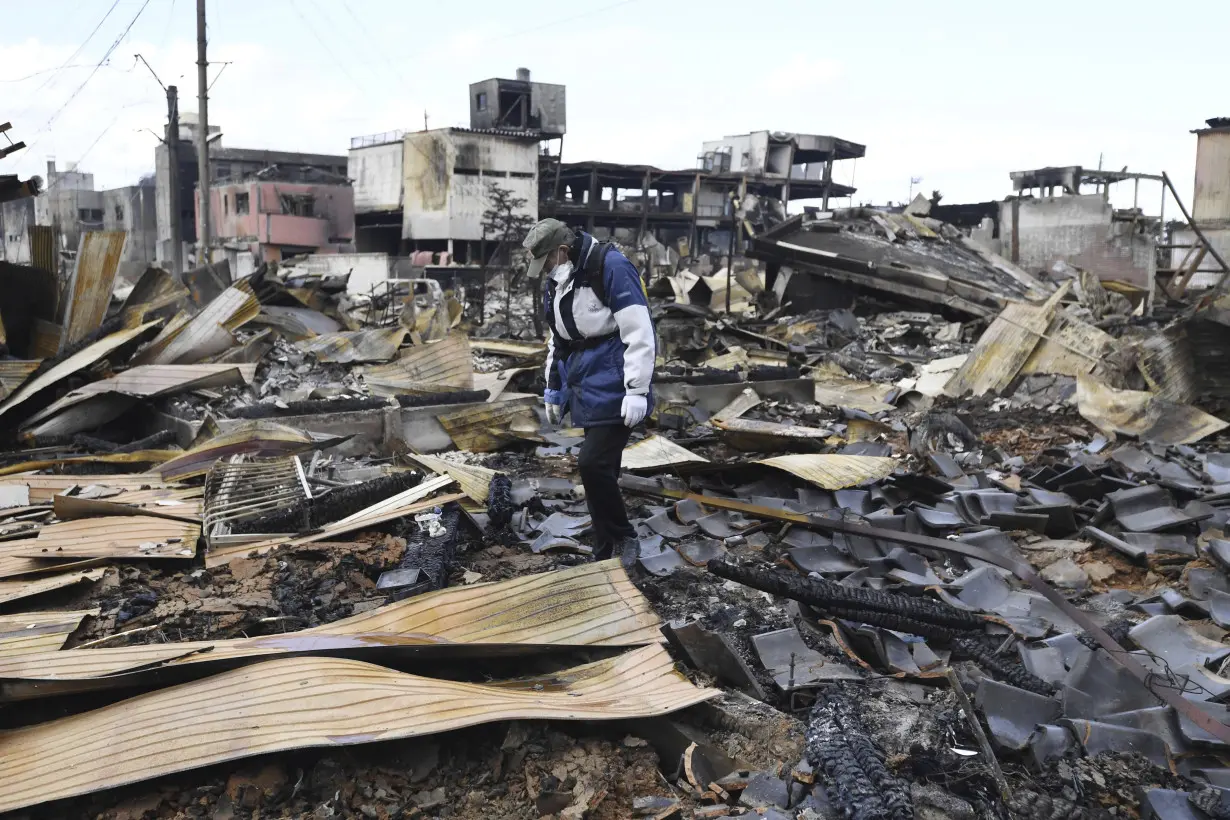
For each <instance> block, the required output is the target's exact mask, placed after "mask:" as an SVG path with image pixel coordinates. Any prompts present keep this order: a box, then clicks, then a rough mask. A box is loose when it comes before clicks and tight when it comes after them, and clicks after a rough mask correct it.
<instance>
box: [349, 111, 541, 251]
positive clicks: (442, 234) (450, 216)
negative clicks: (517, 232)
mask: <svg viewBox="0 0 1230 820" xmlns="http://www.w3.org/2000/svg"><path fill="white" fill-rule="evenodd" d="M540 139H541V136H540V135H538V134H536V133H534V132H525V131H514V130H502V129H499V130H497V129H487V130H475V129H470V128H437V129H433V130H430V131H414V132H410V133H406V132H401V131H392V132H387V133H384V134H376V135H373V136H370V137H356V138H355V139H353V140H351V144H350V163H349V168H348V174H347V175H348V176H349V177H350V178H351V180H352V181H353V182H354V191H355V226H356V229H357V234H356V246H357V248H358V250H359V251H360V252H383V253H388V254H390V255H393V256H399V255H402V256H404V255H407V254H409V253H411V252H414V251H435V252H439V251H445V252H448V253H449V254H450V256H451V258H452V259H453V260H454V261H456V262H460V263H463V264H465V263H476V264H477V263H479V256H480V250H479V249H480V247H481V244H482V241H483V239H484V237H483V212H484V211H485V210H487V209H488V208H489V207H490V204H491V199H490V190H489V186H490V185H492V184H494V185H498V186H500V187H501V188H504V189H506V190H508V191H509V192H511V193H512V195H513V196H515V197H518V198H521V199H524V200H525V205H524V207H523V208H522V211H521V212H522V213H525V214H527V215H528V216H530V217H531V218H533V219H537V218H538V143H539V140H540Z"/></svg>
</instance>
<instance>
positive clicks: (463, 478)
mask: <svg viewBox="0 0 1230 820" xmlns="http://www.w3.org/2000/svg"><path fill="white" fill-rule="evenodd" d="M410 458H412V459H414V460H415V461H417V462H418V463H419V464H422V465H423V466H424V467H426V468H427V469H428V470H431V471H432V472H433V473H439V474H440V475H447V476H451V477H452V478H453V480H454V481H456V482H457V486H459V487H460V488H461V491H462V492H463V493H465V494H466V495H468V496H469V497H470V498H472V499H474V500H475V501H477V502H478V503H479V504H486V503H487V491H488V489H489V488H490V487H491V479H492V478H493V477H494V476H495V473H496V471H495V470H492V469H491V468H489V467H479V466H478V465H476V464H456V463H454V462H452V461H446V460H445V459H442V458H437V457H435V456H423V455H411V456H410Z"/></svg>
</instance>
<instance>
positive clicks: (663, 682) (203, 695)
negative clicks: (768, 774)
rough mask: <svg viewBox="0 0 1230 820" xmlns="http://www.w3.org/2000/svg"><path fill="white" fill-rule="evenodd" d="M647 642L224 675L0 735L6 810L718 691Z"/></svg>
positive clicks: (283, 664)
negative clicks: (444, 665) (511, 679)
mask: <svg viewBox="0 0 1230 820" xmlns="http://www.w3.org/2000/svg"><path fill="white" fill-rule="evenodd" d="M720 694H721V692H719V691H718V690H715V689H700V688H698V687H696V686H693V685H692V684H691V683H690V682H689V681H688V680H687V678H685V677H684V676H683V675H681V674H680V673H679V672H677V671H676V670H675V668H674V663H673V661H672V660H671V657H670V655H669V654H667V652H666V651H665V650H664V649H662V648H661V647H645V648H643V649H640V650H637V651H635V652H628V653H626V654H623V655H620V656H618V657H615V658H611V659H608V660H604V661H599V662H597V663H593V664H588V665H586V666H582V667H578V668H575V669H571V670H567V671H564V672H560V673H556V674H554V675H551V676H550V677H549V678H544V679H542V680H539V681H525V682H519V683H518V684H517V685H515V686H499V685H491V684H476V683H461V682H456V681H443V680H436V679H432V678H422V677H417V676H414V675H407V674H405V673H402V672H396V671H393V670H391V669H387V668H385V667H382V666H375V665H373V664H368V663H362V662H359V661H350V660H343V659H340V658H293V659H286V660H279V661H271V662H269V663H262V664H257V665H255V666H250V667H246V668H244V669H238V670H235V671H232V672H227V673H224V674H221V675H218V676H216V677H213V678H207V679H206V680H202V681H197V682H194V683H188V684H184V685H182V686H177V687H174V688H171V689H167V690H165V691H161V692H153V693H150V694H147V695H141V696H139V697H136V698H132V699H131V700H127V701H123V702H121V703H117V704H113V705H111V706H105V707H103V708H101V709H97V710H95V711H93V712H87V713H85V714H82V715H74V716H72V717H68V718H62V719H60V720H56V721H52V722H50V723H44V724H41V725H37V726H31V727H27V728H23V729H15V730H12V731H9V732H5V733H3V734H2V735H0V745H2V746H3V748H4V749H5V752H6V753H5V754H4V756H3V758H0V777H3V778H4V782H5V783H6V784H7V785H6V788H5V789H4V792H3V793H2V794H0V811H9V810H12V809H17V808H22V807H25V806H31V805H34V804H36V803H44V802H47V801H50V800H57V799H61V798H65V797H71V796H73V795H80V794H88V793H90V792H93V791H97V790H100V789H107V788H112V787H115V786H120V785H123V784H126V783H133V782H136V781H139V780H146V779H149V778H152V777H158V776H161V775H166V774H171V773H173V772H180V771H184V770H187V769H193V768H197V767H200V766H209V765H212V764H215V763H220V762H223V761H227V760H236V759H239V758H243V757H250V756H252V755H258V754H266V753H269V752H277V751H285V750H288V749H299V748H306V747H315V746H323V747H336V746H348V745H354V744H358V743H370V742H374V741H378V740H394V739H398V738H408V737H417V736H421V735H428V734H433V733H437V732H444V731H449V730H453V729H460V728H463V727H466V726H474V725H477V724H481V723H487V722H491V721H497V720H514V719H525V720H620V719H627V718H636V717H656V716H661V715H664V714H668V713H670V712H674V711H677V710H679V709H682V708H684V707H686V706H691V705H693V704H696V703H700V702H702V701H705V700H709V699H710V698H714V697H717V696H718V695H720Z"/></svg>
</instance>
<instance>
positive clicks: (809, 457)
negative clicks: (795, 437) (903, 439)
mask: <svg viewBox="0 0 1230 820" xmlns="http://www.w3.org/2000/svg"><path fill="white" fill-rule="evenodd" d="M756 463H757V464H764V465H767V466H769V467H776V468H777V469H779V470H785V471H786V472H788V473H790V474H791V475H795V476H798V477H799V478H801V479H803V480H804V481H810V482H811V483H812V484H815V485H816V486H817V487H820V488H821V489H824V490H844V489H846V488H847V487H857V486H858V485H859V484H863V483H865V482H868V481H874V480H876V479H879V478H885V477H886V476H888V475H889V474H890V473H892V471H893V470H895V469H896V468H897V461H896V460H895V459H891V458H882V457H880V456H843V455H838V454H824V453H815V454H811V453H798V454H795V455H789V456H774V457H773V458H765V459H761V460H760V461H757V462H756Z"/></svg>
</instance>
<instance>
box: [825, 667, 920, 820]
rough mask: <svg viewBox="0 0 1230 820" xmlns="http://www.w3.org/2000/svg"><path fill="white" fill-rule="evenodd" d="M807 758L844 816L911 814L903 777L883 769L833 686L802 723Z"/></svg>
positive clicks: (852, 819)
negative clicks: (803, 723)
mask: <svg viewBox="0 0 1230 820" xmlns="http://www.w3.org/2000/svg"><path fill="white" fill-rule="evenodd" d="M805 753H806V755H807V761H808V762H809V763H810V764H811V765H812V768H813V769H815V770H816V771H822V772H824V777H825V783H824V786H825V791H826V793H827V794H828V799H829V802H830V803H831V804H832V805H833V806H834V808H836V809H837V810H838V811H840V812H841V815H842V817H846V818H849V820H913V817H914V805H913V802H912V801H911V800H910V791H909V787H908V786H907V785H906V783H905V782H904V781H903V780H901V779H900V778H898V777H896V776H895V775H894V774H893V773H892V772H890V771H889V770H888V766H887V764H886V763H885V762H884V753H883V752H882V751H880V749H879V748H878V747H877V746H876V744H875V741H873V740H872V739H871V736H870V735H869V734H868V733H867V727H866V726H864V725H863V721H862V719H861V718H860V717H859V715H858V713H857V712H856V711H855V708H854V703H853V699H852V698H851V697H850V696H849V695H848V694H846V693H845V692H844V691H842V690H841V689H838V688H834V689H833V690H830V691H829V692H826V693H824V694H822V695H820V696H819V698H818V699H817V700H816V705H815V706H813V707H812V711H811V716H810V721H809V723H808V727H807V746H806V752H805Z"/></svg>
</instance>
